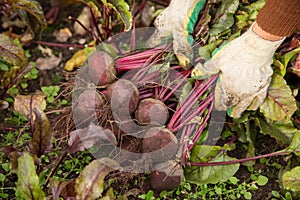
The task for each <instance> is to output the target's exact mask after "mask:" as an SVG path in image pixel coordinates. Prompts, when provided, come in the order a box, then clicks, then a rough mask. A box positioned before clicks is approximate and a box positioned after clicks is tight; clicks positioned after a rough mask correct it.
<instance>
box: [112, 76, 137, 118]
mask: <svg viewBox="0 0 300 200" xmlns="http://www.w3.org/2000/svg"><path fill="white" fill-rule="evenodd" d="M107 95H108V97H109V99H110V104H111V110H112V112H113V114H114V115H115V114H117V115H118V117H119V119H116V120H120V121H122V120H129V119H128V117H129V114H131V113H133V112H134V111H135V109H136V108H137V106H138V103H139V91H138V89H137V87H136V86H135V85H134V84H133V83H132V82H131V81H128V80H125V79H119V80H118V81H116V82H114V83H113V84H111V85H110V86H108V87H107Z"/></svg>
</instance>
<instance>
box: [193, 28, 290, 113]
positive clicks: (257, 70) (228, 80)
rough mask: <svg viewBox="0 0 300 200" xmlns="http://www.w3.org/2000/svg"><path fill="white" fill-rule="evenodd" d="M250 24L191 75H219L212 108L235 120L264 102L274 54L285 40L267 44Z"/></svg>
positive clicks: (197, 66)
mask: <svg viewBox="0 0 300 200" xmlns="http://www.w3.org/2000/svg"><path fill="white" fill-rule="evenodd" d="M252 28H253V25H252V26H251V28H249V30H247V31H246V32H245V33H244V34H242V35H241V36H240V37H238V38H236V39H234V40H233V41H231V42H229V43H228V44H226V45H224V46H223V47H222V48H221V49H220V50H219V51H218V52H217V53H216V54H215V55H213V57H212V59H211V60H209V61H207V62H206V63H204V65H202V64H197V65H196V66H195V68H194V69H193V71H192V76H194V77H196V78H197V77H198V78H204V77H207V76H209V75H212V74H216V73H219V72H220V75H219V80H218V82H217V85H216V88H215V107H216V109H217V110H228V114H229V115H230V116H232V117H234V118H238V117H240V115H241V113H242V112H243V111H244V110H246V109H248V110H256V109H257V108H258V107H259V106H260V105H261V104H262V103H263V101H264V99H265V97H266V95H267V89H268V86H269V84H270V81H271V76H272V73H273V71H272V68H271V64H272V62H273V55H274V53H275V51H276V49H277V48H278V47H279V45H280V44H281V43H282V42H283V40H284V38H283V39H281V40H278V41H268V40H265V39H263V38H261V37H260V36H259V35H257V34H256V33H254V32H253V30H252Z"/></svg>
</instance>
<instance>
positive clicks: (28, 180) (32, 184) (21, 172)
mask: <svg viewBox="0 0 300 200" xmlns="http://www.w3.org/2000/svg"><path fill="white" fill-rule="evenodd" d="M17 189H18V192H19V193H20V195H21V197H22V198H23V199H25V200H32V199H33V200H43V199H46V197H45V194H44V192H43V191H42V189H41V187H40V184H39V177H38V176H37V174H36V172H35V165H34V161H33V158H32V157H31V155H30V154H29V153H24V154H23V155H22V156H21V157H20V158H19V159H18V184H17Z"/></svg>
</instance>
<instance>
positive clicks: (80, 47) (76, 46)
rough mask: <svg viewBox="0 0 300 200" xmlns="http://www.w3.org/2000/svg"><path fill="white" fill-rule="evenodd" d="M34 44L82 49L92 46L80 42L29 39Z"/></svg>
mask: <svg viewBox="0 0 300 200" xmlns="http://www.w3.org/2000/svg"><path fill="white" fill-rule="evenodd" d="M30 42H31V43H34V44H41V45H47V46H52V47H63V48H70V47H73V48H79V49H84V48H85V47H87V46H88V47H94V45H81V44H66V43H53V42H44V41H30Z"/></svg>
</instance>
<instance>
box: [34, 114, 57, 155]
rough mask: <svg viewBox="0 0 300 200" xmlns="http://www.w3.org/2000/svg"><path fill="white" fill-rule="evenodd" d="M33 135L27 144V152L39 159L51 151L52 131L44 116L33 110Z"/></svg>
mask: <svg viewBox="0 0 300 200" xmlns="http://www.w3.org/2000/svg"><path fill="white" fill-rule="evenodd" d="M33 111H34V114H35V117H36V119H35V122H34V133H33V136H32V139H31V141H30V142H29V150H30V152H31V153H32V154H35V155H37V156H38V157H40V156H41V155H43V154H44V153H47V152H49V151H50V150H51V148H52V146H53V142H52V141H53V130H52V128H51V125H50V122H49V120H48V118H47V116H46V114H45V113H44V112H42V111H40V110H39V109H37V108H35V109H34V110H33Z"/></svg>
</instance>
